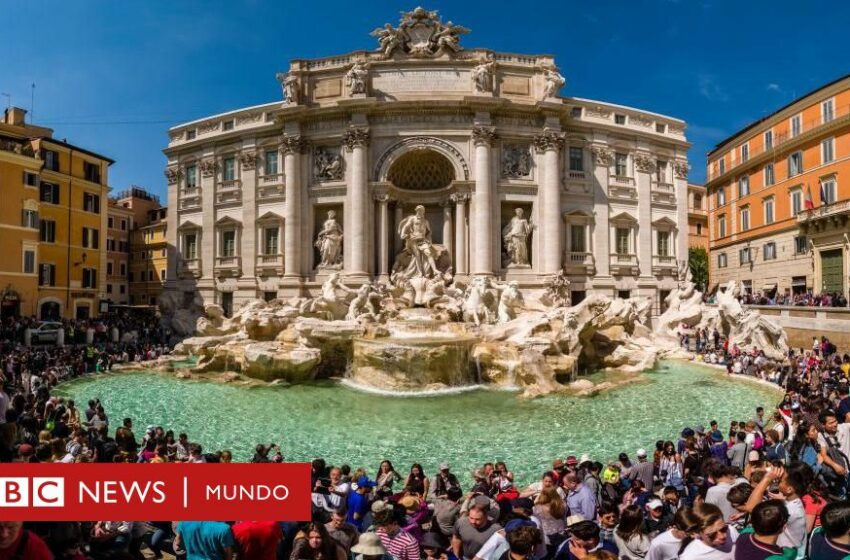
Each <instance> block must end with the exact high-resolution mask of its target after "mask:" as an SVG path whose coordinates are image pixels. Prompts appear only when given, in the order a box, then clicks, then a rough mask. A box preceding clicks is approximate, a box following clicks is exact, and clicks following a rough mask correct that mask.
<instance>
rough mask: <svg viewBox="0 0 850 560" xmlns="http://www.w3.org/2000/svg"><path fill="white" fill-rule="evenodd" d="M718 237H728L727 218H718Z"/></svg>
mask: <svg viewBox="0 0 850 560" xmlns="http://www.w3.org/2000/svg"><path fill="white" fill-rule="evenodd" d="M717 235H718V237H726V216H720V217H719V218H717Z"/></svg>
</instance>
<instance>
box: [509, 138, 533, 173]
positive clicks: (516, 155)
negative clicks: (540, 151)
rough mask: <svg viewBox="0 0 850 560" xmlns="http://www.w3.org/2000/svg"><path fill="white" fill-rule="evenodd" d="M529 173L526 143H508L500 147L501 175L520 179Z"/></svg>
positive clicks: (528, 154) (529, 164)
mask: <svg viewBox="0 0 850 560" xmlns="http://www.w3.org/2000/svg"><path fill="white" fill-rule="evenodd" d="M529 175H531V153H530V150H529V146H528V145H519V144H508V145H506V146H504V147H503V148H502V177H507V178H508V179H522V178H523V177H528V176H529Z"/></svg>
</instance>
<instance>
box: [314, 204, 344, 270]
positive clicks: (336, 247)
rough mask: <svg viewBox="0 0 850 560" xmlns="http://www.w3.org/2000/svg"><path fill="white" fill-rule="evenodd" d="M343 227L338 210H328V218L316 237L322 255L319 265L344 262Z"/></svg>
mask: <svg viewBox="0 0 850 560" xmlns="http://www.w3.org/2000/svg"><path fill="white" fill-rule="evenodd" d="M342 237H343V234H342V227H340V225H339V222H337V221H336V212H335V211H333V210H328V219H327V220H325V223H324V225H323V226H322V231H320V232H319V235H318V237H317V238H316V243H315V246H316V248H317V249H318V250H319V254H320V255H321V256H322V260H321V262H320V263H319V266H327V267H335V266H339V265H340V264H341V263H342Z"/></svg>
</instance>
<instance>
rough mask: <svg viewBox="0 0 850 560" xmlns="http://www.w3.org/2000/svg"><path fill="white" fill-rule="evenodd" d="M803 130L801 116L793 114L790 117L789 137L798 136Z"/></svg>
mask: <svg viewBox="0 0 850 560" xmlns="http://www.w3.org/2000/svg"><path fill="white" fill-rule="evenodd" d="M801 132H803V117H802V116H800V115H794V116H793V117H791V138H794V137H795V136H799V135H800V133H801Z"/></svg>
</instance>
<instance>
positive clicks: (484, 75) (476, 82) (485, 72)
mask: <svg viewBox="0 0 850 560" xmlns="http://www.w3.org/2000/svg"><path fill="white" fill-rule="evenodd" d="M495 74H496V62H495V61H493V60H485V61H483V62H481V64H479V65H477V66H476V67H475V68H473V69H472V84H473V86H475V91H476V92H478V93H487V92H491V91H493V79H494V77H495Z"/></svg>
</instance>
